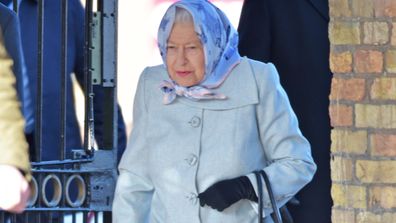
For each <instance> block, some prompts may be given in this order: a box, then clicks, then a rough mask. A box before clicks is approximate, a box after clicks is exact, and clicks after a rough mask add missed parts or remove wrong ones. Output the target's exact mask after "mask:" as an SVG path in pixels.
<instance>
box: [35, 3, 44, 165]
mask: <svg viewBox="0 0 396 223" xmlns="http://www.w3.org/2000/svg"><path fill="white" fill-rule="evenodd" d="M37 19H38V21H37V24H38V30H37V33H38V38H37V39H38V46H37V95H36V100H37V102H36V130H35V132H36V134H35V141H36V146H35V147H36V148H35V149H36V161H37V162H39V161H41V152H42V148H41V147H42V140H41V135H42V110H43V102H42V97H43V92H42V86H43V38H44V0H38V18H37Z"/></svg>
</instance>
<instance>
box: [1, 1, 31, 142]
mask: <svg viewBox="0 0 396 223" xmlns="http://www.w3.org/2000/svg"><path fill="white" fill-rule="evenodd" d="M0 11H1V13H6V14H7V15H8V16H7V19H6V21H2V24H3V26H2V29H3V36H4V44H5V47H6V49H7V51H8V52H9V54H10V57H11V59H12V60H13V61H14V63H13V72H14V74H15V78H16V89H17V94H18V98H19V100H20V101H21V108H22V113H23V116H24V118H25V133H28V134H29V133H32V132H33V130H34V106H33V101H32V98H31V97H32V95H31V92H30V86H29V78H28V76H27V73H26V67H25V60H24V57H23V51H22V42H21V32H20V28H19V20H18V17H17V15H16V14H15V13H14V12H13V11H12V10H10V9H8V8H6V7H1V8H0ZM2 18H4V17H2Z"/></svg>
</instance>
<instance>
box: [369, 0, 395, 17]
mask: <svg viewBox="0 0 396 223" xmlns="http://www.w3.org/2000/svg"><path fill="white" fill-rule="evenodd" d="M374 11H375V16H376V17H383V16H388V17H395V16H396V1H395V0H375V1H374Z"/></svg>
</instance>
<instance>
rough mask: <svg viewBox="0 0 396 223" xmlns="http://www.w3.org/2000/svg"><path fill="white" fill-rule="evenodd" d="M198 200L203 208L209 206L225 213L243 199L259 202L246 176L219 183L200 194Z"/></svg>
mask: <svg viewBox="0 0 396 223" xmlns="http://www.w3.org/2000/svg"><path fill="white" fill-rule="evenodd" d="M198 198H199V203H200V205H201V206H202V207H203V206H205V205H208V206H210V207H212V208H213V209H216V210H218V211H223V210H224V209H226V208H228V207H229V206H231V205H232V204H234V203H236V202H238V201H239V200H241V199H249V200H251V201H255V202H257V196H256V193H255V192H254V188H253V186H252V184H251V183H250V180H249V178H247V177H246V176H241V177H238V178H234V179H230V180H223V181H220V182H217V183H215V184H213V185H212V186H210V187H209V188H208V189H207V190H206V191H204V192H202V193H200V194H199V195H198Z"/></svg>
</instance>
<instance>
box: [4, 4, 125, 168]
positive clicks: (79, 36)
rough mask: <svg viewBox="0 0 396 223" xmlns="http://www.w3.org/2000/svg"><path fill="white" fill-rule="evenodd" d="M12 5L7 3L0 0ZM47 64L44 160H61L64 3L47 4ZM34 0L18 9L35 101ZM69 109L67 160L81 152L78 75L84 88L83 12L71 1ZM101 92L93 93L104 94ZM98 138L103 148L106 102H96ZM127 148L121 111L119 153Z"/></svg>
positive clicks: (67, 118)
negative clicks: (76, 94) (76, 101)
mask: <svg viewBox="0 0 396 223" xmlns="http://www.w3.org/2000/svg"><path fill="white" fill-rule="evenodd" d="M1 1H3V2H5V3H9V1H8V2H7V1H6V0H1ZM44 2H45V4H44V40H43V43H44V52H43V55H44V61H43V65H44V66H43V69H44V70H43V83H44V84H43V85H44V86H43V110H42V115H43V122H42V143H43V145H42V150H43V152H42V156H41V157H42V160H53V159H59V153H60V151H59V148H60V101H61V91H60V86H61V78H60V77H61V68H60V67H61V13H60V10H61V1H60V0H50V1H44ZM37 6H38V3H37V1H35V0H23V1H22V2H21V3H20V6H19V14H18V15H19V19H20V25H21V33H22V44H23V50H24V54H25V60H26V66H27V71H28V76H29V81H30V86H31V89H32V95H33V98H34V102H35V103H36V93H37V42H38V39H37V30H38V28H37V8H38V7H37ZM67 53H68V54H67V73H68V74H69V75H68V78H67V106H66V116H67V117H66V120H67V122H66V148H67V151H68V157H70V151H71V150H72V149H81V148H82V142H81V141H82V140H81V135H80V129H79V126H78V122H77V118H76V112H75V106H74V95H73V88H72V82H71V75H72V73H74V74H75V76H76V79H77V81H78V83H79V84H80V86H84V9H83V7H82V5H81V2H80V1H79V0H69V1H68V48H67ZM100 90H101V89H96V91H95V92H94V93H95V95H96V97H100V96H101V95H102V92H101V91H100ZM94 107H95V138H96V141H97V142H98V146H99V147H101V146H102V145H101V141H102V133H103V129H102V128H103V125H102V120H101V119H103V117H102V116H103V107H104V105H103V102H102V100H100V99H99V100H95V104H94ZM125 145H126V132H125V124H124V121H123V118H122V114H121V110H120V109H119V110H118V150H119V151H123V150H124V149H125Z"/></svg>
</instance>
